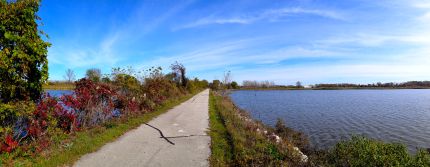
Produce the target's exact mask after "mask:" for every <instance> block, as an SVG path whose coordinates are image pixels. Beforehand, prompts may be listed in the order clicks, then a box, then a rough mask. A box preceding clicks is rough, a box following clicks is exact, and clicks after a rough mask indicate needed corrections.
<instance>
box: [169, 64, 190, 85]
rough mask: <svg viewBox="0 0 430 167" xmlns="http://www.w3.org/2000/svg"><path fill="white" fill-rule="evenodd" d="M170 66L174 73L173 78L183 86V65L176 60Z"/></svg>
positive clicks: (184, 70)
mask: <svg viewBox="0 0 430 167" xmlns="http://www.w3.org/2000/svg"><path fill="white" fill-rule="evenodd" d="M170 68H171V69H172V71H173V74H174V75H175V78H176V80H177V82H179V84H180V85H182V86H183V87H186V86H187V78H186V76H185V72H186V69H185V67H184V65H182V64H181V63H178V62H177V61H176V62H175V63H173V64H172V65H171V66H170Z"/></svg>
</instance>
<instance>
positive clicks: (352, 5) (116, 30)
mask: <svg viewBox="0 0 430 167" xmlns="http://www.w3.org/2000/svg"><path fill="white" fill-rule="evenodd" d="M39 15H40V17H42V22H43V26H41V29H42V30H44V31H45V32H46V33H47V34H48V35H49V37H50V38H49V42H51V43H52V47H51V48H49V53H48V59H49V74H50V80H62V79H63V75H64V73H65V72H64V71H65V70H66V69H68V68H70V69H73V70H74V71H75V73H76V74H77V77H78V78H80V77H83V76H84V73H85V70H86V69H88V68H100V69H101V70H102V72H103V73H110V69H111V68H112V67H126V66H133V67H134V68H136V69H147V68H149V67H151V66H162V67H163V68H164V69H165V70H164V72H168V71H169V70H168V67H169V65H170V64H172V63H173V62H175V61H179V62H181V63H183V64H184V65H185V66H186V67H187V70H188V75H189V76H192V77H198V78H203V79H207V80H213V79H221V78H222V75H223V72H224V71H232V75H233V80H237V81H239V82H241V81H242V80H269V81H275V82H276V83H278V84H293V83H295V82H296V81H299V80H300V81H302V82H303V83H304V84H315V83H339V82H352V83H373V82H379V81H381V82H402V81H408V80H430V1H428V0H283V1H282V0H273V1H270V0H234V1H230V0H229V1H220V0H211V1H206V0H200V1H199V0H175V1H173V0H171V1H167V0H157V1H154V0H148V1H143V0H121V1H119V0H116V1H113V0H112V1H108V0H106V1H103V0H93V1H87V0H75V1H63V0H43V1H42V6H41V8H40V11H39Z"/></svg>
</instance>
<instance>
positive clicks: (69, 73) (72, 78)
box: [63, 69, 76, 83]
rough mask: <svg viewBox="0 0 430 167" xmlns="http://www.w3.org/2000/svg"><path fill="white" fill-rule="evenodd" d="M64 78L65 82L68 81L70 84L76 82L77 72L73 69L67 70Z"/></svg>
mask: <svg viewBox="0 0 430 167" xmlns="http://www.w3.org/2000/svg"><path fill="white" fill-rule="evenodd" d="M63 77H64V80H66V81H67V82H69V83H71V82H73V81H75V80H76V75H75V72H74V71H73V70H72V69H67V70H66V75H64V76H63Z"/></svg>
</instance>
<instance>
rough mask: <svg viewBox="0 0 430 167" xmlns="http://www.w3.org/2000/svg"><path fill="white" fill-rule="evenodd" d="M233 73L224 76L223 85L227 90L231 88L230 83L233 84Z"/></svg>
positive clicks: (225, 73) (226, 73) (228, 72)
mask: <svg viewBox="0 0 430 167" xmlns="http://www.w3.org/2000/svg"><path fill="white" fill-rule="evenodd" d="M231 78H232V77H231V72H230V71H227V72H224V76H223V81H222V83H223V84H224V86H226V87H227V88H230V83H231Z"/></svg>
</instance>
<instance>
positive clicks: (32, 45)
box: [0, 0, 51, 102]
mask: <svg viewBox="0 0 430 167" xmlns="http://www.w3.org/2000/svg"><path fill="white" fill-rule="evenodd" d="M39 4H40V2H39V1H38V0H17V1H6V0H0V101H2V102H8V101H12V100H26V99H30V100H36V99H38V98H39V97H40V94H41V92H42V84H43V83H44V82H46V81H47V79H48V59H47V54H48V47H49V46H50V45H51V44H50V43H48V42H45V41H44V40H43V39H42V37H41V36H42V35H44V36H46V37H47V35H46V34H45V33H44V32H42V31H41V30H39V29H38V23H37V21H38V20H41V19H40V17H38V16H37V15H36V13H37V11H38V10H39Z"/></svg>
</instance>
